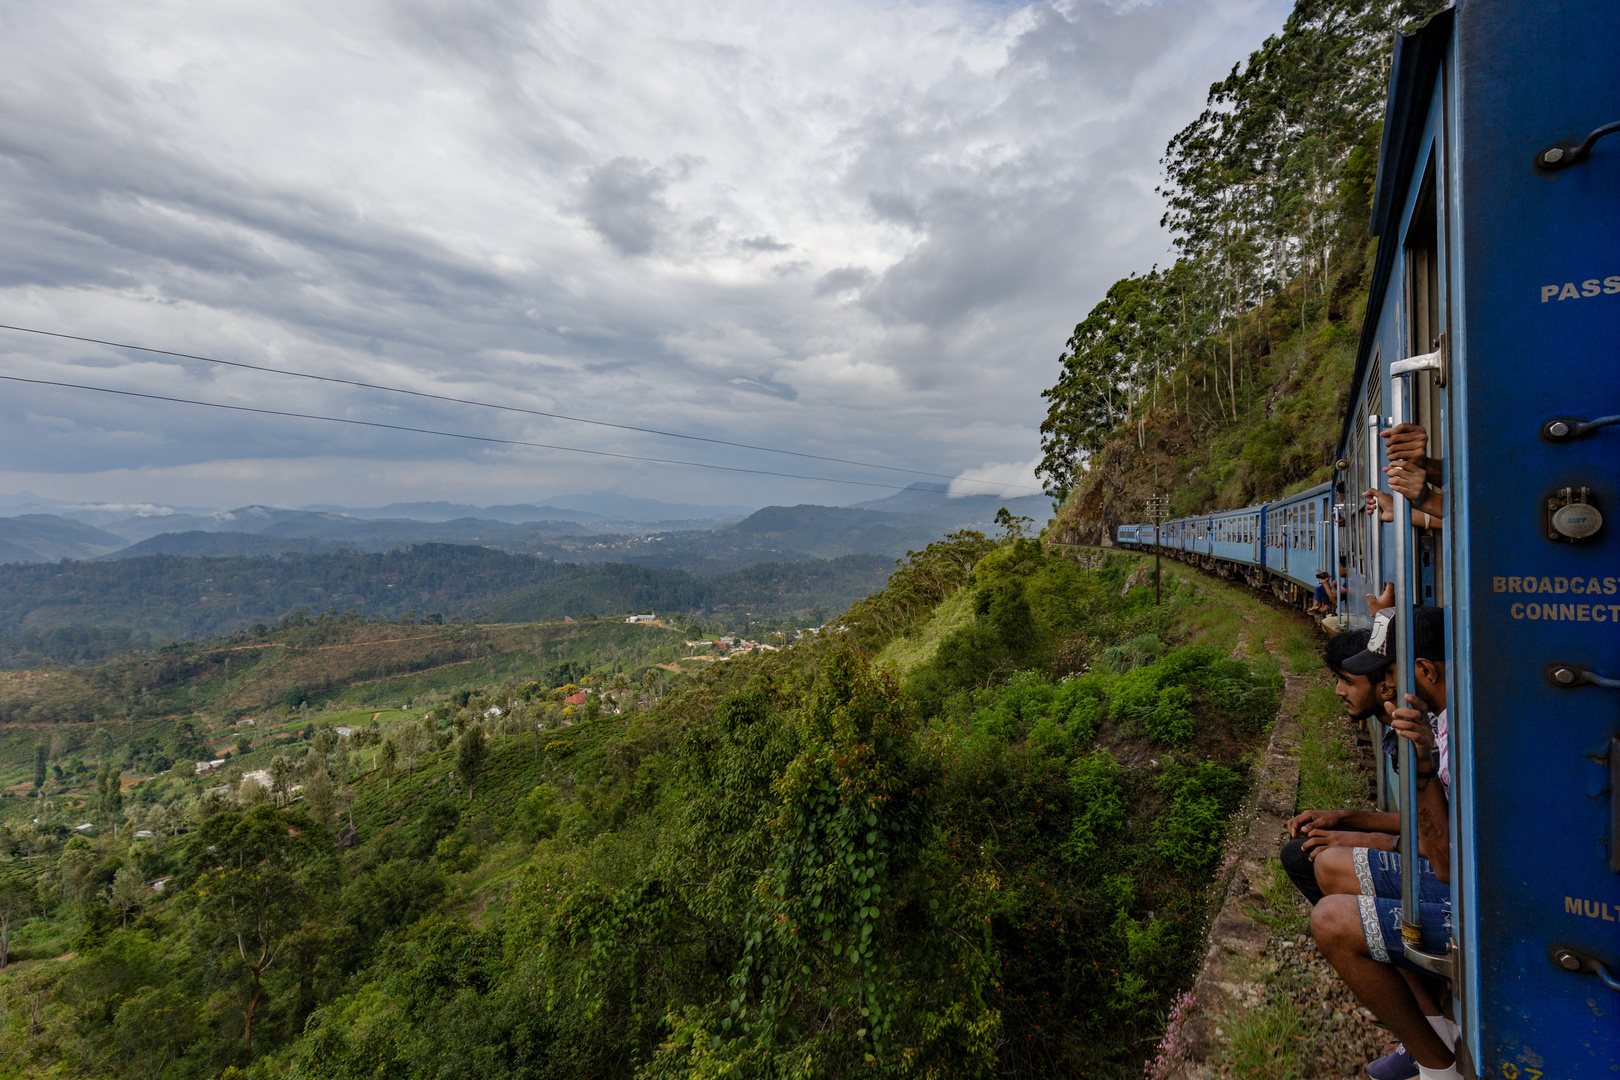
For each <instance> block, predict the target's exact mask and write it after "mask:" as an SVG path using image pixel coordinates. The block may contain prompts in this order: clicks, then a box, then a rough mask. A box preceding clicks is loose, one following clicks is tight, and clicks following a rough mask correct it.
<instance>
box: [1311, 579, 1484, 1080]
mask: <svg viewBox="0 0 1620 1080" xmlns="http://www.w3.org/2000/svg"><path fill="white" fill-rule="evenodd" d="M1379 621H1380V622H1383V623H1385V624H1386V625H1385V626H1382V627H1381V626H1379V625H1376V624H1375V625H1374V627H1373V632H1372V635H1371V637H1370V639H1369V641H1368V647H1367V649H1366V650H1364V651H1363V652H1361V653H1358V654H1356V655H1355V656H1353V657H1350V658H1349V659H1348V660H1346V661H1345V662H1344V664H1343V668H1344V670H1345V671H1346V672H1348V673H1350V674H1365V673H1382V672H1384V671H1387V670H1388V669H1389V668H1390V667H1392V666H1393V664H1394V663H1395V662H1396V661H1397V659H1398V657H1396V655H1395V650H1394V647H1393V641H1392V638H1393V635H1391V634H1388V633H1387V632H1386V633H1382V634H1381V633H1380V630H1386V629H1387V620H1379ZM1413 623H1414V627H1413V630H1414V633H1413V637H1414V642H1413V646H1414V647H1413V656H1414V664H1413V666H1414V669H1415V673H1416V676H1417V678H1416V689H1417V691H1418V693H1417V694H1415V695H1413V694H1408V695H1407V698H1406V707H1405V708H1396V707H1395V702H1393V701H1385V702H1383V709H1384V713H1385V716H1386V717H1387V718H1388V720H1387V722H1388V724H1389V726H1390V728H1391V729H1392V730H1393V731H1394V732H1395V734H1396V735H1397V736H1398V737H1400V738H1403V739H1407V740H1409V741H1410V742H1411V743H1412V750H1413V763H1414V767H1415V769H1416V774H1417V775H1416V784H1417V788H1418V798H1417V806H1416V809H1417V831H1418V835H1417V842H1418V854H1420V855H1421V856H1423V858H1419V859H1414V862H1416V863H1417V867H1416V869H1417V871H1418V912H1419V914H1418V924H1419V929H1420V937H1419V947H1420V948H1421V949H1422V950H1423V951H1424V952H1427V953H1435V954H1441V955H1444V954H1445V952H1446V950H1447V949H1448V948H1449V946H1450V940H1451V897H1450V890H1449V889H1448V888H1446V885H1447V883H1448V882H1449V881H1450V879H1451V873H1450V865H1451V850H1450V834H1449V814H1450V800H1449V785H1450V775H1449V770H1448V768H1447V766H1446V764H1445V758H1446V747H1445V741H1446V723H1445V713H1446V691H1445V685H1446V671H1445V632H1444V616H1443V614H1442V612H1441V611H1440V609H1438V608H1433V607H1419V608H1415V609H1413ZM1436 714H1438V715H1436ZM1318 850H1320V851H1321V852H1322V853H1321V854H1318V856H1317V858H1316V859H1315V864H1316V867H1317V881H1318V884H1319V886H1321V887H1323V888H1322V891H1323V892H1324V893H1325V894H1326V895H1324V896H1323V898H1322V900H1321V901H1320V902H1319V903H1317V905H1316V906H1315V908H1313V909H1312V911H1311V934H1312V936H1313V937H1314V938H1315V939H1316V944H1317V947H1318V948H1319V949H1321V950H1322V953H1323V955H1324V956H1326V957H1327V959H1328V962H1329V963H1331V964H1332V965H1333V967H1334V970H1336V971H1337V972H1338V973H1339V976H1340V978H1342V979H1344V981H1345V982H1346V983H1347V984H1349V986H1350V989H1351V990H1352V991H1354V992H1355V994H1356V996H1357V997H1358V998H1360V999H1361V1001H1362V1003H1363V1004H1364V1005H1366V1006H1367V1007H1368V1008H1369V1009H1371V1010H1372V1012H1373V1013H1374V1015H1376V1016H1377V1017H1378V1018H1379V1019H1380V1020H1382V1021H1383V1022H1384V1024H1385V1026H1387V1027H1388V1028H1389V1030H1390V1032H1391V1033H1392V1034H1394V1036H1395V1037H1396V1038H1398V1039H1399V1040H1400V1041H1401V1043H1402V1045H1403V1047H1404V1049H1405V1052H1406V1053H1407V1054H1409V1055H1410V1057H1411V1058H1412V1060H1413V1061H1414V1062H1415V1063H1416V1064H1417V1067H1418V1075H1419V1076H1420V1077H1423V1078H1426V1080H1427V1078H1450V1077H1456V1076H1458V1075H1459V1074H1458V1073H1457V1070H1456V1065H1455V1058H1454V1056H1453V1053H1452V1047H1453V1046H1454V1045H1455V1044H1456V1038H1457V1028H1456V1025H1455V1024H1453V1023H1452V1022H1451V1021H1450V1020H1448V1019H1446V1018H1445V1017H1444V1016H1443V1015H1441V1014H1440V1010H1439V1008H1438V1007H1437V1006H1438V1004H1439V1003H1438V1002H1437V1001H1435V1000H1434V998H1433V995H1431V994H1429V993H1427V992H1426V987H1425V986H1424V979H1425V978H1426V976H1424V975H1423V973H1422V971H1421V969H1419V968H1417V967H1416V966H1415V965H1413V964H1412V963H1411V961H1409V960H1408V959H1407V958H1406V956H1405V950H1404V946H1403V944H1402V937H1401V902H1400V881H1401V863H1402V856H1403V855H1404V854H1405V853H1403V852H1399V851H1387V850H1380V849H1374V848H1350V849H1349V852H1348V855H1341V854H1338V853H1337V852H1339V851H1343V850H1344V849H1343V848H1342V847H1337V846H1335V845H1330V846H1328V847H1326V848H1324V849H1318ZM1324 858H1327V859H1328V860H1330V861H1329V862H1328V863H1327V864H1325V865H1324V864H1323V859H1324ZM1425 859H1426V860H1427V861H1428V862H1429V863H1430V869H1431V870H1432V876H1429V875H1425V874H1424V873H1423V872H1422V870H1423V867H1422V863H1423V861H1424V860H1425ZM1346 863H1348V868H1349V874H1348V875H1347V874H1345V873H1344V869H1345V864H1346ZM1335 870H1336V871H1337V873H1334V871H1335ZM1351 878H1354V885H1353V886H1352V884H1351V880H1350V879H1351ZM1426 878H1427V880H1426ZM1330 889H1332V890H1343V891H1331V892H1330V891H1329V890H1330ZM1403 969H1404V970H1403ZM1408 973H1411V974H1413V975H1417V976H1419V977H1418V978H1408V977H1407V976H1408ZM1392 1064H1393V1063H1392Z"/></svg>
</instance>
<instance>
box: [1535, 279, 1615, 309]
mask: <svg viewBox="0 0 1620 1080" xmlns="http://www.w3.org/2000/svg"><path fill="white" fill-rule="evenodd" d="M1599 293H1620V274H1610V275H1609V276H1608V277H1606V278H1604V279H1603V280H1602V281H1599V280H1598V279H1597V278H1587V279H1586V280H1585V281H1583V282H1581V283H1580V285H1578V286H1577V285H1576V284H1575V282H1573V281H1566V282H1564V284H1563V285H1562V286H1561V287H1560V286H1558V285H1543V286H1542V287H1541V302H1542V303H1543V304H1545V303H1547V302H1548V301H1550V300H1553V299H1558V300H1580V299H1583V298H1585V297H1588V296H1597V295H1598V294H1599Z"/></svg>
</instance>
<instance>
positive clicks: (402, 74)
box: [0, 0, 1289, 506]
mask: <svg viewBox="0 0 1620 1080" xmlns="http://www.w3.org/2000/svg"><path fill="white" fill-rule="evenodd" d="M1288 6H1289V5H1288V3H1287V0H1113V2H1104V0H1069V2H1064V3H1057V4H1045V3H1041V4H1033V5H1029V6H1018V5H1017V4H1007V3H977V4H975V3H965V2H914V3H890V2H881V0H871V2H865V3H859V2H851V0H817V2H815V3H798V4H788V3H775V2H771V0H749V2H743V3H726V2H722V0H714V2H705V0H687V2H684V3H679V4H672V3H664V4H651V3H644V2H641V0H590V2H582V0H555V2H550V3H547V2H542V0H530V2H516V0H514V2H505V0H454V2H449V0H445V2H427V0H417V2H409V0H406V2H395V3H382V2H375V0H352V2H346V3H341V4H333V3H325V2H323V3H314V2H298V0H283V2H277V3H272V4H266V3H263V2H262V0H256V2H254V3H243V2H234V0H214V2H211V3H206V4H204V3H190V4H182V3H165V2H161V0H159V2H145V3H140V4H128V3H113V2H110V0H109V2H106V3H95V2H75V0H63V2H60V3H51V4H39V3H33V2H29V0H0V25H4V26H5V28H6V32H5V34H4V35H0V237H3V238H4V239H3V240H0V245H3V248H0V250H3V251H4V257H3V258H0V323H6V324H11V325H16V326H24V327H34V328H40V329H45V330H53V331H61V332H66V333H70V334H77V335H81V336H86V337H94V338H102V339H109V340H114V341H121V342H130V343H135V344H141V345H147V346H153V347H157V348H163V349H169V350H175V351H180V352H188V353H198V354H203V355H207V356H212V357H218V358H221V359H228V360H234V361H240V362H246V363H252V364H259V365H265V366H272V367H278V368H287V369H294V370H299V371H305V372H313V373H318V374H323V375H329V376H335V377H339V378H346V379H356V380H362V381H367V382H374V383H383V384H388V385H391V386H400V387H405V388H409V389H414V390H418V391H424V392H428V393H435V394H443V395H448V396H453V397H462V398H474V399H479V400H483V401H494V402H499V403H502V404H508V405H514V406H518V407H522V408H529V409H534V410H539V411H543V412H554V413H566V414H569V415H572V416H578V417H585V418H591V419H597V420H604V421H609V422H613V423H618V424H626V425H631V426H637V427H650V428H659V429H664V430H670V431H677V432H684V433H690V434H695V435H701V436H706V437H710V438H720V439H730V440H734V441H738V442H744V443H752V444H758V445H761V446H769V447H774V448H780V449H784V450H792V451H798V452H800V453H803V454H817V455H823V456H831V457H839V458H849V459H856V460H859V461H863V462H871V463H877V464H885V465H890V466H895V467H898V468H905V469H913V470H917V471H918V472H919V473H935V474H940V475H942V476H946V477H956V478H958V479H957V480H956V482H955V484H956V489H957V490H960V491H963V492H968V491H973V492H987V491H996V492H1001V491H1006V492H1008V493H1013V492H1019V491H1021V490H1022V489H1020V488H1019V487H1018V485H1019V484H1033V483H1034V477H1033V474H1032V472H1031V467H1030V466H1031V459H1032V458H1034V457H1035V456H1037V444H1038V427H1039V424H1040V420H1041V418H1042V416H1043V414H1044V409H1043V403H1042V401H1041V399H1040V396H1039V395H1040V391H1041V390H1042V388H1044V387H1045V386H1047V385H1049V384H1050V383H1051V382H1052V380H1053V378H1054V377H1055V375H1056V371H1057V365H1056V360H1057V357H1058V354H1059V352H1060V351H1061V349H1062V345H1063V342H1064V340H1065V339H1066V338H1067V336H1068V332H1069V330H1070V329H1071V328H1072V327H1073V325H1074V323H1075V322H1076V321H1078V319H1079V318H1080V317H1082V316H1083V315H1084V313H1085V311H1086V310H1087V309H1088V308H1089V307H1090V306H1091V305H1092V304H1093V303H1095V302H1096V300H1097V299H1098V297H1099V296H1100V295H1101V293H1102V291H1103V290H1104V289H1105V288H1106V287H1107V285H1108V284H1109V283H1110V282H1111V281H1113V280H1114V279H1116V278H1118V277H1120V276H1122V275H1124V274H1125V273H1126V272H1128V271H1131V270H1141V269H1146V268H1147V267H1148V266H1149V265H1151V264H1153V263H1154V262H1162V261H1164V259H1165V251H1166V250H1167V239H1166V237H1165V236H1164V235H1163V234H1162V233H1161V232H1160V231H1159V229H1158V227H1157V222H1158V218H1159V213H1160V208H1159V202H1158V199H1157V197H1156V196H1155V195H1154V192H1153V188H1154V186H1155V184H1156V182H1157V180H1158V178H1159V169H1158V159H1159V156H1160V154H1161V152H1162V150H1163V147H1164V145H1165V142H1166V140H1167V139H1168V137H1169V136H1170V135H1171V134H1172V133H1173V132H1174V131H1175V130H1176V129H1177V128H1179V127H1180V126H1181V125H1183V124H1184V123H1186V122H1187V121H1188V120H1190V119H1191V118H1192V117H1193V116H1194V115H1196V113H1197V111H1198V109H1199V108H1200V107H1201V104H1202V100H1203V95H1204V92H1205V89H1206V88H1207V86H1208V84H1209V83H1210V82H1211V81H1212V80H1214V79H1216V78H1218V77H1219V76H1221V75H1222V74H1224V73H1225V71H1226V70H1228V69H1229V68H1230V67H1231V65H1232V64H1233V62H1234V61H1236V60H1237V59H1239V58H1240V57H1242V56H1244V55H1246V54H1247V52H1248V51H1249V50H1250V49H1252V48H1253V47H1254V46H1255V45H1257V44H1258V43H1259V41H1260V40H1261V39H1262V38H1263V37H1264V36H1265V35H1266V34H1268V33H1271V32H1273V31H1274V30H1276V29H1277V28H1278V27H1279V26H1280V25H1281V21H1282V19H1283V17H1284V16H1285V14H1286V11H1287V8H1288ZM0 374H5V375H13V376H23V377H26V378H34V379H45V380H54V381H58V382H70V383H78V384H83V385H92V386H100V387H107V388H112V389H121V390H134V391H139V392H143V393H149V394H160V395H166V396H170V397H181V398H190V399H196V400H205V401H212V402H220V403H226V404H237V405H247V406H251V407H255V408H271V409H280V410H284V411H292V412H302V413H311V414H318V415H323V416H342V417H349V418H354V419H361V420H369V421H374V422H378V423H388V424H397V425H402V426H410V427H429V428H435V429H438V430H442V431H455V432H462V433H467V434H478V435H484V436H488V437H492V438H500V439H511V440H518V441H528V442H542V443H549V444H554V445H559V446H568V447H577V448H582V449H589V450H597V451H606V452H611V453H619V454H628V455H640V456H644V457H658V458H677V459H683V460H688V461H698V462H706V463H710V464H716V465H727V466H732V467H740V468H756V469H765V470H777V471H783V472H789V473H799V474H804V475H809V476H815V477H829V478H836V479H842V480H848V481H861V482H864V483H867V484H873V485H879V486H876V487H861V486H858V485H857V484H835V483H828V482H824V481H820V480H790V479H784V478H780V477H766V476H759V475H752V474H747V473H727V472H720V471H711V470H705V469H698V468H690V467H680V466H672V465H662V464H653V463H647V462H636V461H629V460H622V459H615V458H603V457H591V456H586V455H579V454H573V453H567V452H563V451H558V450H543V449H538V448H532V447H529V448H525V447H513V446H506V445H501V444H493V443H487V444H478V443H467V442H458V441H454V440H449V439H444V438H436V437H432V436H427V435H419V434H411V433H404V432H397V431H389V430H379V429H367V428H361V427H346V426H341V425H336V424H329V423H321V422H318V421H313V420H299V419H290V418H276V417H269V416H261V415H254V414H247V413H240V412H224V411H220V410H213V409H207V408H198V407H195V406H189V405H182V404H174V403H164V402H156V401H149V400H141V399H133V398H127V397H114V396H111V395H106V394H99V393H93V392H88V391H82V390H69V389H61V388H52V387H45V386H39V385H28V384H21V383H16V382H0V492H15V491H19V490H23V489H27V490H31V491H33V492H35V493H36V494H39V495H45V496H51V497H56V498H62V499H88V500H107V501H133V500H152V501H160V502H169V503H179V504H187V505H194V506H239V505H243V504H246V503H254V502H262V503H270V504H277V505H288V506H296V505H303V504H307V503H347V504H349V505H357V506H364V505H378V504H381V503H386V502H390V501H394V500H415V499H452V500H455V501H458V502H475V503H480V504H487V503H495V502H516V501H532V500H538V499H543V498H544V497H546V496H547V495H549V494H561V493H565V492H573V491H592V490H604V491H617V492H622V493H625V494H630V495H638V496H648V497H654V498H663V499H667V500H684V501H695V502H711V503H746V504H750V505H763V504H766V503H795V502H819V503H850V502H855V501H860V500H863V499H868V498H877V497H881V496H883V495H884V494H886V493H887V492H886V491H885V490H884V487H883V485H895V486H898V485H904V484H905V483H907V482H909V481H911V480H915V479H926V477H923V476H920V475H915V474H907V473H899V472H885V471H882V470H877V469H872V468H864V467H857V466H852V465H845V464H837V463H832V462H825V461H814V460H809V459H804V458H795V457H791V456H786V455H780V454H772V453H762V452H758V451H744V450H736V449H728V448H724V447H719V446H715V445H712V444H703V443H696V442H691V441H681V440H674V439H669V438H663V437H659V436H655V435H650V434H639V433H634V432H626V431H622V430H616V429H613V428H606V427H599V426H589V425H583V424H578V423H572V422H567V421H562V420H553V419H545V418H541V417H534V416H528V415H524V414H520V413H510V412H507V413H502V412H494V411H491V410H488V409H482V408H477V407H474V406H468V405H460V404H451V403H443V402H432V401H427V400H423V399H420V398H408V397H402V396H400V395H395V394H388V393H380V392H376V391H368V390H360V389H354V388H346V387H341V386H335V385H331V384H322V383H315V382H310V381H307V380H300V379H295V378H287V377H284V376H278V375H269V374H260V373H255V372H249V371H243V370H240V369H231V368H223V367H219V366H215V365H209V364H206V363H201V362H196V361H185V360H178V359H174V358H165V357H160V356H153V355H143V354H139V353H133V352H128V351H121V350H118V349H110V348H103V347H99V346H91V345H85V344H79V343H71V342H62V341H53V340H50V339H43V338H39V337H35V336H31V335H27V334H21V333H16V332H12V331H0Z"/></svg>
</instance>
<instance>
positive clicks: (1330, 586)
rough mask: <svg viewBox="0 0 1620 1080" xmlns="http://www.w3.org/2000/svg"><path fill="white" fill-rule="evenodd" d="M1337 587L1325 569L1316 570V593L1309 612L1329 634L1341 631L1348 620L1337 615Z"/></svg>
mask: <svg viewBox="0 0 1620 1080" xmlns="http://www.w3.org/2000/svg"><path fill="white" fill-rule="evenodd" d="M1338 606H1339V587H1338V586H1337V585H1335V584H1334V583H1333V580H1332V578H1330V577H1329V576H1328V572H1327V571H1326V570H1318V571H1317V572H1316V594H1315V595H1314V596H1313V597H1312V598H1311V606H1310V608H1309V609H1308V610H1309V612H1310V614H1311V615H1313V616H1315V617H1316V618H1318V619H1320V620H1321V621H1322V629H1323V630H1326V631H1327V632H1328V634H1329V635H1330V636H1331V635H1333V634H1337V633H1339V632H1341V631H1342V630H1343V629H1344V628H1345V625H1346V623H1347V622H1348V620H1347V619H1346V618H1345V617H1344V616H1342V615H1339V614H1338V613H1337V611H1336V609H1337V608H1338Z"/></svg>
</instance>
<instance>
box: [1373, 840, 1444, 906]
mask: <svg viewBox="0 0 1620 1080" xmlns="http://www.w3.org/2000/svg"><path fill="white" fill-rule="evenodd" d="M1351 859H1352V861H1353V863H1354V864H1355V868H1356V881H1358V882H1360V884H1361V895H1362V896H1379V897H1383V898H1384V899H1385V900H1399V899H1400V898H1401V856H1400V853H1399V852H1395V851H1376V850H1370V849H1368V848H1359V847H1358V848H1352V849H1351ZM1417 871H1418V903H1420V904H1447V905H1449V904H1450V903H1451V886H1450V885H1446V884H1443V883H1442V882H1441V881H1440V879H1439V878H1437V877H1435V876H1434V867H1433V866H1431V865H1430V864H1429V860H1428V859H1425V858H1423V857H1422V856H1421V855H1420V856H1418V861H1417Z"/></svg>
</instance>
